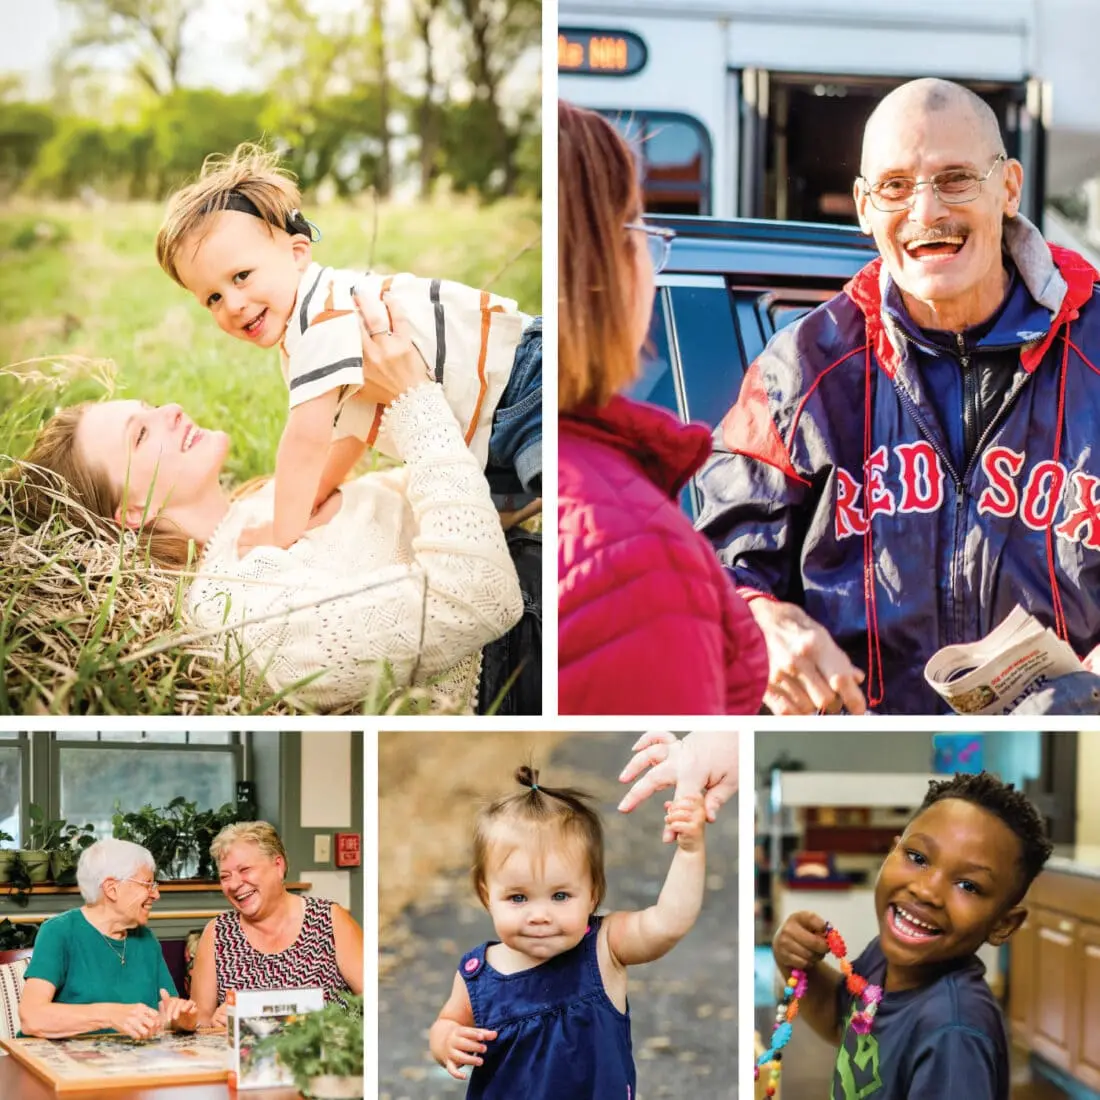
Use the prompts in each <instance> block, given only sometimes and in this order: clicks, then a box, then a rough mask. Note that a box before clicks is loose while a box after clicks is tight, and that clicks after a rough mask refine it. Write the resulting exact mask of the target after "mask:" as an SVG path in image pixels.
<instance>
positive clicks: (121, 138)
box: [0, 0, 541, 199]
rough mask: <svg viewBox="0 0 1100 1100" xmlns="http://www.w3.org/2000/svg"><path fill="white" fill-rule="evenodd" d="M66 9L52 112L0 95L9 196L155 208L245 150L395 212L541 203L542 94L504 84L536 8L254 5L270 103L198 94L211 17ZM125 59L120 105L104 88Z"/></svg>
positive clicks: (257, 55) (1, 189)
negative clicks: (95, 196)
mask: <svg viewBox="0 0 1100 1100" xmlns="http://www.w3.org/2000/svg"><path fill="white" fill-rule="evenodd" d="M63 2H64V3H65V4H66V5H67V6H68V8H69V9H70V10H71V11H72V12H73V14H74V15H75V16H76V30H75V32H74V33H73V35H72V37H71V39H70V41H69V42H68V43H67V45H66V46H65V48H64V49H63V50H62V51H61V52H60V54H59V55H58V57H57V58H56V59H55V62H54V65H53V70H52V95H51V96H50V97H49V99H47V100H44V101H40V102H39V101H32V100H29V99H28V98H26V96H25V95H24V94H23V92H22V87H21V83H20V82H19V81H18V80H16V79H14V78H11V77H8V78H2V79H0V193H7V194H10V193H12V192H13V191H22V192H25V193H31V194H36V195H53V196H57V197H71V196H73V195H76V194H78V193H81V192H82V191H83V189H85V188H88V187H91V188H93V189H94V190H95V191H97V192H99V193H103V194H108V195H111V196H112V197H118V198H134V199H138V198H160V197H161V196H163V195H164V194H165V193H166V192H168V191H169V190H171V189H173V188H174V187H177V186H179V184H180V183H181V182H182V181H183V180H184V179H187V178H191V177H193V176H194V175H195V173H196V171H197V169H198V167H199V166H200V165H201V163H202V160H203V158H204V157H205V156H206V155H207V154H209V153H211V152H228V151H229V150H231V149H232V148H233V147H234V146H235V145H237V144H238V143H239V142H241V141H263V142H264V143H265V144H267V145H269V146H271V147H273V148H275V149H276V150H277V151H278V152H279V153H280V154H282V156H283V158H284V162H285V163H286V165H287V167H288V168H290V169H292V170H293V171H294V172H296V173H297V175H298V176H299V179H300V182H301V184H302V186H303V189H305V190H307V191H313V190H315V189H317V188H318V187H321V186H325V187H327V188H328V189H330V190H331V191H332V192H333V193H335V194H336V195H340V196H347V195H353V194H356V193H358V192H360V191H363V190H365V189H367V188H370V187H373V188H374V189H375V191H376V192H377V193H378V194H379V195H381V196H383V197H385V196H386V195H388V194H389V193H390V191H391V190H392V189H393V187H394V186H395V185H396V184H397V183H398V182H399V181H402V180H405V181H407V180H410V179H413V180H416V181H417V183H418V186H419V189H420V193H421V194H422V195H425V196H427V195H429V194H430V193H431V192H432V190H433V189H434V188H435V186H436V185H437V183H438V181H440V180H442V179H446V180H447V181H448V182H449V185H450V186H451V187H452V188H453V189H455V190H458V191H474V192H476V193H478V194H479V195H480V196H482V197H483V198H487V199H489V198H494V197H499V196H504V195H514V194H521V193H522V194H538V192H539V186H540V177H541V157H540V138H541V122H540V117H539V89H538V87H537V81H534V80H529V81H527V82H526V84H527V85H528V86H525V87H524V90H523V91H522V92H521V93H520V94H518V95H517V94H516V93H515V91H514V89H513V88H512V87H511V86H510V85H509V79H510V78H512V77H514V75H515V73H516V71H517V68H518V67H520V66H522V65H524V64H525V63H526V64H527V65H528V67H530V59H531V57H532V53H534V54H535V55H536V56H537V51H538V46H539V35H540V21H541V0H402V2H401V3H400V4H391V5H390V6H389V7H387V6H386V4H385V0H364V2H363V3H361V4H356V5H353V6H352V7H351V9H350V10H347V11H344V12H342V13H341V12H332V11H318V10H317V8H316V7H315V6H312V5H311V4H310V3H309V2H308V0H259V2H258V3H257V4H256V5H254V6H253V8H252V9H251V11H250V14H249V24H248V26H249V35H248V41H249V43H250V49H251V51H253V56H252V57H250V58H249V59H248V60H249V61H250V62H251V63H252V65H253V68H254V71H255V72H256V73H257V74H258V75H261V76H262V83H263V85H264V87H263V90H249V91H233V92H230V91H224V90H219V89H217V88H211V87H195V86H191V85H189V84H188V83H187V82H186V74H187V70H188V63H189V62H190V61H191V60H193V58H194V55H195V54H196V53H197V52H198V51H200V50H201V49H202V42H201V40H199V39H198V37H197V35H196V18H197V16H198V15H199V14H200V13H201V12H202V11H203V10H204V5H205V4H208V3H210V2H211V0H63ZM120 57H125V58H126V69H125V71H124V72H123V73H122V74H121V75H122V76H123V77H124V78H125V82H124V83H123V84H122V86H121V87H119V86H118V82H117V81H111V80H108V79H107V73H108V72H111V73H115V74H116V75H117V64H118V59H119V58H120ZM110 65H114V66H115V67H114V68H108V66H110ZM513 83H514V82H513Z"/></svg>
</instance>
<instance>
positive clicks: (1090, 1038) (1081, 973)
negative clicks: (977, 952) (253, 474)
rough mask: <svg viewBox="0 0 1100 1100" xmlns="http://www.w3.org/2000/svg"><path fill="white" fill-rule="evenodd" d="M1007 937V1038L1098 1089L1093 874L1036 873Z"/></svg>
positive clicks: (1097, 929)
mask: <svg viewBox="0 0 1100 1100" xmlns="http://www.w3.org/2000/svg"><path fill="white" fill-rule="evenodd" d="M1025 904H1026V905H1027V907H1028V918H1027V920H1026V921H1025V922H1024V924H1023V926H1022V927H1021V928H1020V929H1019V931H1018V932H1017V933H1016V935H1015V936H1013V938H1012V939H1011V940H1010V941H1009V942H1010V945H1011V946H1010V955H1009V1002H1008V1009H1007V1017H1008V1024H1009V1028H1010V1030H1011V1033H1012V1037H1013V1039H1014V1040H1015V1041H1016V1042H1017V1043H1019V1044H1020V1045H1021V1046H1024V1047H1026V1048H1028V1049H1029V1050H1031V1051H1033V1052H1034V1053H1035V1054H1037V1055H1039V1056H1040V1057H1041V1058H1043V1059H1045V1060H1046V1061H1048V1062H1049V1063H1051V1065H1054V1066H1057V1067H1058V1068H1060V1069H1062V1070H1064V1071H1065V1072H1067V1073H1069V1074H1071V1075H1072V1076H1073V1077H1076V1078H1077V1079H1078V1080H1079V1081H1081V1082H1083V1083H1084V1084H1086V1085H1088V1086H1089V1087H1090V1088H1098V1087H1100V1026H1098V1025H1097V1021H1098V1020H1100V879H1094V878H1089V877H1086V876H1083V875H1072V874H1068V873H1063V872H1055V871H1044V872H1043V873H1042V874H1041V875H1040V876H1039V877H1038V878H1037V879H1036V880H1035V883H1034V884H1033V886H1032V888H1031V890H1030V892H1029V893H1028V897H1027V901H1026V903H1025Z"/></svg>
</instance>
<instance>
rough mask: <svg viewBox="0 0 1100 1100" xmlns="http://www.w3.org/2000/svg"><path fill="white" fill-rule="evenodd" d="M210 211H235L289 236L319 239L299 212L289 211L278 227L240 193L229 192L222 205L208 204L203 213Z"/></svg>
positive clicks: (309, 223)
mask: <svg viewBox="0 0 1100 1100" xmlns="http://www.w3.org/2000/svg"><path fill="white" fill-rule="evenodd" d="M212 210H237V211H239V212H240V213H241V214H251V215H252V216H253V217H254V218H259V219H260V221H263V222H269V224H271V225H274V226H276V227H277V228H279V229H285V230H286V231H287V233H289V234H291V236H293V235H294V234H295V233H302V234H303V235H305V236H306V237H308V238H309V239H310V240H311V241H319V240H320V239H321V231H320V230H319V229H318V228H317V226H315V225H314V224H313V222H311V221H306V219H305V218H304V217H303V215H302V212H301V210H291V212H290V213H289V214H288V215H287V218H286V221H285V222H283V224H282V225H279V223H278V222H271V221H270V220H269V219H268V218H265V217H264V216H263V214H261V213H260V211H259V208H258V207H257V206H256V204H255V203H254V202H253V201H252V200H251V199H250V198H249V197H248V196H247V195H242V194H241V193H240V191H230V192H229V194H228V195H227V196H226V200H225V204H224V205H221V204H218V205H214V204H210V205H208V206H207V207H206V208H205V210H204V211H203V212H204V213H210V212H211V211H212ZM314 233H316V236H314Z"/></svg>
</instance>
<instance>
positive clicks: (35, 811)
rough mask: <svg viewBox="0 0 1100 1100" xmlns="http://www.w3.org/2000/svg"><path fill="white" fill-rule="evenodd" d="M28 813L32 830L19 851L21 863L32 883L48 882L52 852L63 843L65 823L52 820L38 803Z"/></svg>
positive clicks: (32, 804)
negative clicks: (62, 836) (62, 834)
mask: <svg viewBox="0 0 1100 1100" xmlns="http://www.w3.org/2000/svg"><path fill="white" fill-rule="evenodd" d="M27 812H28V814H29V815H30V828H29V829H27V835H26V836H25V837H24V842H23V847H22V848H20V849H19V862H20V864H21V865H22V867H23V870H24V871H25V872H26V876H27V878H28V879H29V880H30V881H31V882H32V883H40V882H46V881H47V880H48V879H49V877H50V852H52V851H53V850H54V849H55V848H57V847H58V845H59V844H60V842H61V833H62V830H63V829H64V828H65V821H64V820H63V819H60V818H58V819H57V820H51V819H50V818H48V817H47V816H46V811H45V810H43V809H42V807H41V806H39V805H38V803H36V802H32V803H31V804H30V806H29V807H28V810H27Z"/></svg>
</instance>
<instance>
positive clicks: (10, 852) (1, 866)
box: [0, 829, 16, 883]
mask: <svg viewBox="0 0 1100 1100" xmlns="http://www.w3.org/2000/svg"><path fill="white" fill-rule="evenodd" d="M14 843H15V837H13V836H11V835H10V834H9V833H5V832H4V830H3V829H0V844H14ZM15 859H16V855H15V849H14V848H0V883H8V882H11V872H12V868H13V867H14V866H15Z"/></svg>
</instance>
